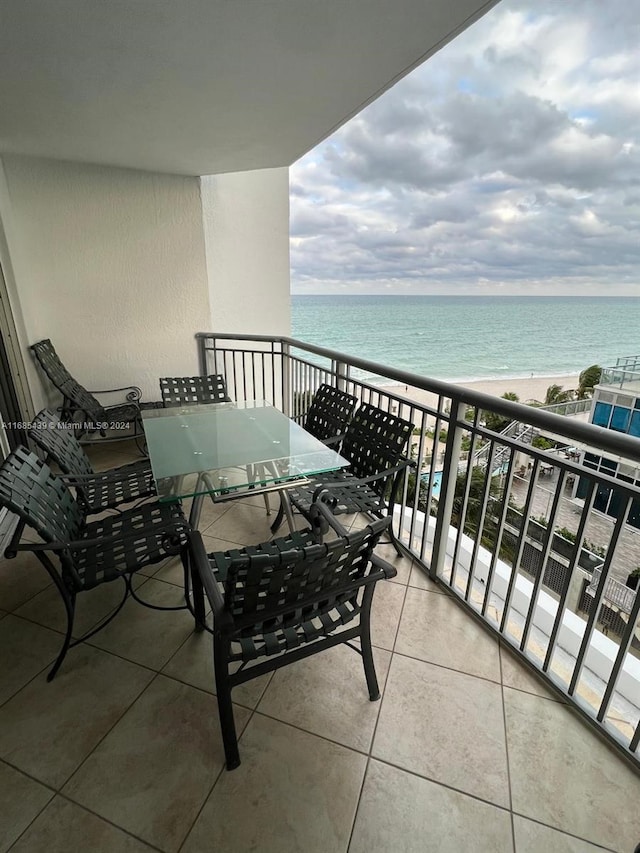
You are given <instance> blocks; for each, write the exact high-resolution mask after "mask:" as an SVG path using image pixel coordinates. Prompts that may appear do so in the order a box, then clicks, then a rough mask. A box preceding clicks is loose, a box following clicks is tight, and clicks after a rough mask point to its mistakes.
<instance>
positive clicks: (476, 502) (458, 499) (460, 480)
mask: <svg viewBox="0 0 640 853" xmlns="http://www.w3.org/2000/svg"><path fill="white" fill-rule="evenodd" d="M486 477H487V475H486V471H485V470H484V469H483V468H480V467H479V466H476V467H474V468H472V470H471V478H470V483H469V495H468V498H467V507H466V513H465V517H464V532H465V533H468V534H469V535H474V534H476V533H477V532H478V522H479V520H480V513H481V510H482V500H483V496H484V492H485V486H486ZM466 482H467V474H466V472H463V473H462V474H458V476H457V477H456V489H455V493H454V497H453V513H452V520H453V524H454V525H455V526H456V527H459V526H460V522H461V514H462V506H463V502H464V493H465V489H466ZM499 488H500V487H499V485H498V482H497V479H496V478H490V482H489V496H490V497H492V496H495V495H496V494H497V493H498V491H499Z"/></svg>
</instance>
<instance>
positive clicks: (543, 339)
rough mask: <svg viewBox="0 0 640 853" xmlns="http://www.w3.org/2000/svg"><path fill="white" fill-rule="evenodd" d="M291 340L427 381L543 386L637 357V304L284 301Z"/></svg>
mask: <svg viewBox="0 0 640 853" xmlns="http://www.w3.org/2000/svg"><path fill="white" fill-rule="evenodd" d="M292 334H293V337H296V338H299V339H301V340H303V341H308V342H310V343H315V344H319V345H321V346H326V347H329V348H330V349H336V350H339V351H341V352H344V353H347V354H350V355H357V356H360V357H361V358H366V359H370V360H372V361H376V362H379V363H381V364H385V365H389V366H393V367H396V368H398V369H401V370H408V371H411V372H413V373H419V374H422V375H424V376H430V377H432V378H435V379H446V380H449V381H454V382H464V381H469V380H472V379H494V378H500V379H503V378H507V379H508V378H520V377H525V376H530V375H531V374H535V375H536V376H551V377H552V376H561V375H563V374H568V373H579V372H580V371H581V370H583V369H584V368H585V367H588V366H589V365H590V364H600V365H601V366H605V367H606V366H610V365H612V364H615V361H616V359H617V358H618V357H619V356H628V355H636V354H638V353H640V299H636V298H633V297H535V296H292Z"/></svg>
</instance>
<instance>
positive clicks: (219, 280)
mask: <svg viewBox="0 0 640 853" xmlns="http://www.w3.org/2000/svg"><path fill="white" fill-rule="evenodd" d="M200 180H201V194H202V210H203V223H204V237H205V246H206V255H207V274H208V280H209V299H210V304H211V318H210V322H209V326H208V328H204V327H203V328H201V329H199V330H198V331H202V332H208V331H216V332H230V333H235V334H238V333H245V334H275V335H278V334H289V332H290V328H291V309H290V295H289V170H288V169H287V168H281V169H260V170H257V171H253V172H234V173H230V174H225V175H209V176H205V177H203V178H201V179H200Z"/></svg>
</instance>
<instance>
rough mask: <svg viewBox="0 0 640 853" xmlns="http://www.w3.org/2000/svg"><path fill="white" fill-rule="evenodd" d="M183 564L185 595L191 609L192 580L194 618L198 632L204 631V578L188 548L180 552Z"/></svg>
mask: <svg viewBox="0 0 640 853" xmlns="http://www.w3.org/2000/svg"><path fill="white" fill-rule="evenodd" d="M180 558H181V559H182V566H183V568H184V597H185V602H186V605H187V608H188V609H189V610H191V607H190V605H189V581H191V589H192V590H193V610H192V613H193V618H194V619H195V622H196V627H195V630H196V632H199V631H204V630H205V628H206V614H205V606H204V588H203V586H202V579H201V577H200V575H199V574H198V570H197V569H196V567H195V565H194V564H193V560H191V557H190V554H189V551H188V549H186V550H185V549H184V548H183V549H182V551H181V553H180Z"/></svg>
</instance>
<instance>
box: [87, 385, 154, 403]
mask: <svg viewBox="0 0 640 853" xmlns="http://www.w3.org/2000/svg"><path fill="white" fill-rule="evenodd" d="M88 390H89V393H90V394H120V393H122V392H123V391H126V392H127V393H126V395H125V399H126V401H127V402H128V403H138V402H139V401H140V400H141V399H142V389H141V388H138V386H137V385H125V386H124V388H104V389H101V390H99V391H96V390H94V389H93V388H90V389H88ZM114 405H117V404H114Z"/></svg>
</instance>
